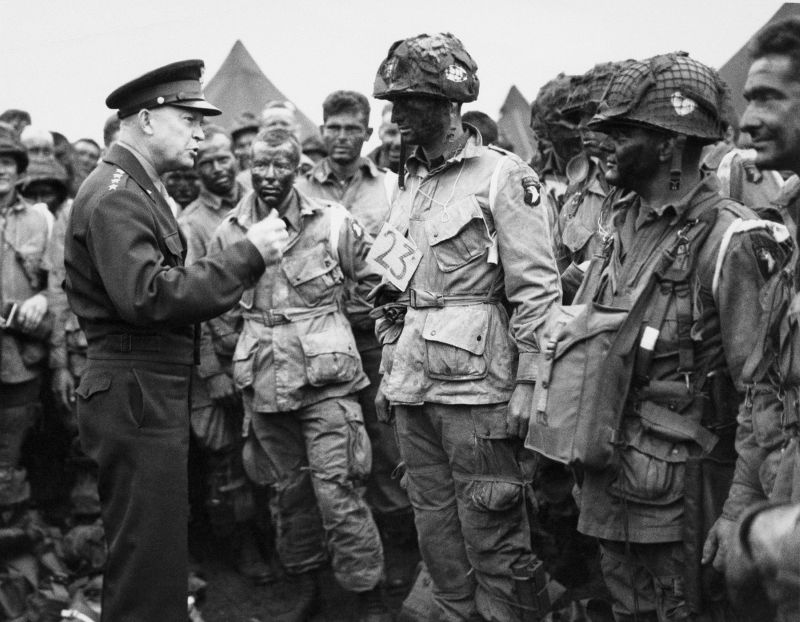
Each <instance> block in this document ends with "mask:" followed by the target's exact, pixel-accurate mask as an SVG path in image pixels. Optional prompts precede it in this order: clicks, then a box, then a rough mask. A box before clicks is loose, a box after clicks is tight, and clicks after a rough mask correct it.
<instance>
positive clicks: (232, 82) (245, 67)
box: [204, 40, 319, 140]
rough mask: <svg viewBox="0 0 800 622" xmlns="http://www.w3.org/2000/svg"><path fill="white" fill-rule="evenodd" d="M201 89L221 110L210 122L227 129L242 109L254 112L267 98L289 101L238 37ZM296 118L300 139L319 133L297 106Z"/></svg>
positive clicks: (258, 110) (256, 111) (255, 112)
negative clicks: (219, 114) (219, 65)
mask: <svg viewBox="0 0 800 622" xmlns="http://www.w3.org/2000/svg"><path fill="white" fill-rule="evenodd" d="M204 91H205V95H206V98H207V99H208V101H210V102H211V103H212V104H214V105H215V106H217V107H218V108H219V109H220V110H222V115H221V116H219V117H214V119H213V122H214V123H216V124H218V125H221V126H222V127H224V128H225V129H227V130H231V129H232V128H233V126H234V125H235V124H236V120H237V119H238V118H239V116H240V115H241V114H242V113H243V112H252V113H254V114H256V115H258V114H259V113H260V112H261V110H262V108H263V107H264V104H266V103H267V102H268V101H272V100H279V101H291V100H290V99H289V98H288V97H286V95H284V94H283V93H282V92H281V91H280V90H279V89H278V87H276V86H275V85H274V84H272V82H270V80H269V78H267V76H266V75H264V72H263V71H261V68H260V67H259V66H258V64H257V63H256V61H255V60H254V59H253V57H252V56H251V55H250V52H248V51H247V49H246V48H245V47H244V44H243V43H242V42H241V41H238V40H237V41H236V43H234V44H233V47H232V48H231V51H230V53H229V54H228V57H227V58H226V59H225V61H224V62H223V63H222V66H221V67H220V68H219V71H217V73H215V74H214V77H213V78H211V80H209V81H208V83H207V84H206V85H205V88H204ZM293 105H294V104H293ZM295 108H296V106H295ZM297 121H298V122H299V123H300V139H301V140H302V139H304V138H307V137H309V136H313V135H317V134H318V133H319V130H318V128H317V126H316V125H315V124H314V123H313V122H312V121H311V119H309V118H308V117H307V116H306V115H304V114H303V113H302V112H301V111H300V110H299V109H298V110H297Z"/></svg>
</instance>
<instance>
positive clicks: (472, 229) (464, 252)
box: [425, 194, 492, 272]
mask: <svg viewBox="0 0 800 622" xmlns="http://www.w3.org/2000/svg"><path fill="white" fill-rule="evenodd" d="M425 234H426V236H427V238H428V244H429V245H430V247H431V250H432V251H433V255H434V257H436V263H437V264H438V265H439V268H440V269H441V270H442V272H452V271H453V270H456V269H457V268H460V267H461V266H464V265H466V264H468V263H469V262H471V261H473V260H475V259H476V258H478V257H480V256H482V255H483V254H484V253H485V252H486V249H487V248H489V247H490V246H491V245H492V241H491V239H489V232H488V230H487V227H486V222H485V221H484V219H483V212H482V211H481V207H480V204H479V203H478V199H477V197H476V196H475V195H474V194H471V195H469V196H467V197H464V198H463V199H459V200H457V201H454V202H453V203H451V204H449V205H448V206H447V207H446V208H442V211H441V212H440V213H438V214H436V215H434V216H433V217H432V218H431V219H430V220H427V221H425Z"/></svg>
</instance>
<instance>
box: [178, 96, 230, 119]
mask: <svg viewBox="0 0 800 622" xmlns="http://www.w3.org/2000/svg"><path fill="white" fill-rule="evenodd" d="M169 105H170V106H175V107H176V108H187V109H189V110H194V111H196V112H199V113H201V114H202V115H203V116H205V117H216V116H217V115H220V114H222V110H220V109H219V108H217V107H216V106H212V105H211V104H210V103H208V102H207V101H206V100H204V99H192V100H189V101H185V100H184V101H179V102H170V103H169Z"/></svg>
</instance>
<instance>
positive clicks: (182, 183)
mask: <svg viewBox="0 0 800 622" xmlns="http://www.w3.org/2000/svg"><path fill="white" fill-rule="evenodd" d="M161 181H163V182H164V187H165V188H166V189H167V193H168V194H169V196H170V198H171V199H172V200H173V201H174V202H175V205H176V206H177V207H178V210H177V213H176V216H180V214H181V212H182V211H183V210H184V209H186V207H187V206H188V205H189V204H190V203H191V202H192V201H194V200H195V199H197V196H198V195H199V194H200V177H199V176H198V175H197V171H196V170H195V169H194V168H192V167H191V166H184V167H183V168H179V169H176V170H174V171H167V172H166V173H164V174H163V175H162V176H161Z"/></svg>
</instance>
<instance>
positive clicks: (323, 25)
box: [0, 0, 782, 141]
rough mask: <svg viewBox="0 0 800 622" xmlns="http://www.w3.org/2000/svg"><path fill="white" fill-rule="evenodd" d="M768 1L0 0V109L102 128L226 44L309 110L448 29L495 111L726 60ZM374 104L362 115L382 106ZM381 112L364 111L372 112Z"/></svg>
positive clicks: (91, 130)
mask: <svg viewBox="0 0 800 622" xmlns="http://www.w3.org/2000/svg"><path fill="white" fill-rule="evenodd" d="M781 5H782V2H779V1H775V0H758V1H757V2H756V1H753V0H751V1H746V0H665V1H662V2H654V1H650V0H550V1H542V0H392V1H391V2H386V1H383V0H282V1H280V2H277V1H275V0H224V1H216V2H210V1H209V0H125V1H122V0H50V1H44V0H0V51H1V52H2V61H0V84H2V89H0V111H2V110H5V109H6V108H23V109H26V110H28V111H30V113H31V115H32V116H33V121H34V123H35V124H36V125H42V126H44V127H46V128H47V129H50V130H58V131H61V132H62V133H64V134H66V135H67V137H68V138H70V139H71V140H75V139H77V138H78V137H80V136H91V137H93V138H95V139H97V140H98V141H99V140H100V138H101V137H102V126H103V122H104V120H105V119H106V117H107V116H108V114H109V111H108V110H107V109H106V108H105V105H104V100H105V97H106V95H107V94H108V93H109V92H111V91H112V90H113V89H114V88H116V87H117V86H119V85H121V84H123V83H124V82H127V81H128V80H130V79H132V78H134V77H136V76H138V75H140V74H142V73H144V72H146V71H149V70H150V69H153V68H155V67H158V66H160V65H163V64H166V63H169V62H172V61H175V60H181V59H186V58H202V59H204V60H205V63H206V80H208V79H209V78H210V77H211V76H213V74H214V73H215V72H216V70H217V69H218V68H219V66H220V65H221V64H222V61H223V60H224V59H225V57H226V56H227V54H228V52H229V51H230V48H231V47H232V46H233V44H234V42H235V41H236V39H241V40H242V42H243V43H244V45H245V47H246V48H247V49H248V50H249V52H250V53H251V54H252V55H253V57H254V58H255V60H256V61H257V62H258V63H259V65H260V66H261V69H262V70H263V71H264V73H265V74H266V75H267V76H268V77H269V79H270V80H272V82H273V83H274V84H275V86H277V87H278V88H279V89H280V90H281V91H283V92H284V93H285V94H286V96H287V97H288V98H290V99H291V100H293V101H294V102H295V103H296V104H297V105H298V107H300V108H301V109H302V110H303V111H304V112H305V113H306V114H307V115H308V116H309V117H310V118H311V119H313V120H315V121H320V120H321V102H322V100H323V99H324V97H325V96H326V95H327V94H328V93H329V92H331V91H333V90H335V89H339V88H347V89H354V90H358V91H362V92H364V93H366V94H367V95H369V94H371V91H372V83H373V79H374V76H375V71H376V70H377V68H378V65H379V63H380V61H381V60H382V59H383V58H384V56H385V55H386V52H387V50H388V48H389V45H390V44H391V43H392V42H393V41H395V40H397V39H402V38H404V37H407V36H410V35H414V34H418V33H420V32H435V31H442V30H445V31H450V32H452V33H454V34H455V35H456V36H458V37H459V38H460V39H461V40H462V41H463V42H464V44H465V46H466V48H467V50H468V51H469V52H470V53H471V54H472V56H473V58H475V60H476V62H477V63H478V67H479V69H478V75H479V77H480V80H481V92H480V96H479V98H478V101H477V102H476V103H475V104H470V105H469V106H468V107H467V109H480V110H484V111H485V112H487V113H489V114H490V115H491V116H493V117H496V116H497V114H498V112H499V108H500V105H501V104H502V103H503V100H504V99H505V96H506V94H507V93H508V89H509V88H510V87H511V85H512V84H516V85H517V87H518V88H519V89H520V90H521V91H522V93H523V95H525V97H527V98H528V99H533V98H534V97H535V95H536V92H537V90H538V89H539V87H540V86H541V85H542V84H543V83H544V82H546V81H547V80H549V79H550V78H552V77H553V76H555V75H556V74H557V73H558V72H560V71H565V72H567V73H582V72H584V71H585V70H586V69H588V68H589V67H591V66H592V65H594V64H595V63H597V62H602V61H607V60H619V59H623V58H631V57H632V58H644V57H647V56H652V55H653V54H658V53H661V52H668V51H673V50H686V51H688V52H689V53H691V54H692V55H693V56H694V57H695V58H697V59H698V60H701V61H703V62H705V63H707V64H709V65H712V66H715V67H719V66H720V65H722V64H724V63H725V62H726V61H727V60H728V59H729V58H730V57H731V56H732V55H733V54H734V53H735V52H736V51H737V50H738V49H739V48H740V47H741V46H742V45H744V44H745V43H746V41H747V40H748V39H749V38H750V36H751V35H752V34H753V33H754V32H755V31H756V30H758V29H759V28H760V27H761V26H762V25H763V24H764V23H765V22H766V21H767V20H768V19H769V18H770V17H771V16H772V15H773V14H774V13H775V12H776V11H777V10H778V9H779V8H780V6H781ZM380 106H381V104H380V103H378V102H376V103H375V105H374V108H375V109H377V110H376V111H374V112H377V111H379V110H380ZM378 116H379V114H373V120H375V119H377V117H378Z"/></svg>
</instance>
